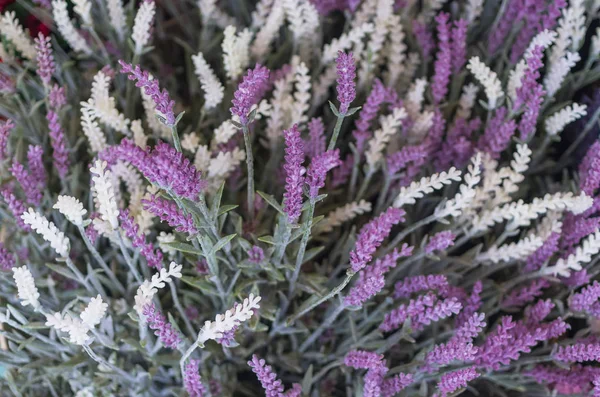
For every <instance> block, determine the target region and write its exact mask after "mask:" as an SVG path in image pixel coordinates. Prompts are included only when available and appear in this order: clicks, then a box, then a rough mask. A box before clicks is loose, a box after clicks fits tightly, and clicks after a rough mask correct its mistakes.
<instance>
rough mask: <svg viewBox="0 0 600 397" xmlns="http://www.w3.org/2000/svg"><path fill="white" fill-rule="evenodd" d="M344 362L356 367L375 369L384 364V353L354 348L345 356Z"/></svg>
mask: <svg viewBox="0 0 600 397" xmlns="http://www.w3.org/2000/svg"><path fill="white" fill-rule="evenodd" d="M344 364H345V365H346V366H348V367H352V368H356V369H373V368H378V367H381V366H382V365H383V354H377V353H374V352H368V351H363V350H353V351H351V352H349V353H348V354H346V357H344Z"/></svg>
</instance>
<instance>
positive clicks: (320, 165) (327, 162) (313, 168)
mask: <svg viewBox="0 0 600 397" xmlns="http://www.w3.org/2000/svg"><path fill="white" fill-rule="evenodd" d="M341 164H342V162H341V161H340V150H339V149H335V150H329V151H327V152H325V153H322V154H320V155H318V156H317V157H315V158H313V160H312V162H311V163H310V167H308V172H307V173H306V184H307V185H308V195H309V197H310V198H311V199H314V198H316V197H317V196H318V194H319V189H321V188H322V187H323V186H325V177H326V176H327V172H328V171H331V170H332V169H334V168H335V167H337V166H339V165H341Z"/></svg>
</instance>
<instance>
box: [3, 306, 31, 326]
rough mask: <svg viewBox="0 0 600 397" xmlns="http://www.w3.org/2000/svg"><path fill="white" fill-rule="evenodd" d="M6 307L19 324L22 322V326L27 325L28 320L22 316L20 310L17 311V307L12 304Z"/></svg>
mask: <svg viewBox="0 0 600 397" xmlns="http://www.w3.org/2000/svg"><path fill="white" fill-rule="evenodd" d="M6 307H7V308H8V310H9V311H10V314H12V315H13V316H14V318H16V319H17V321H18V322H20V323H21V324H27V323H28V321H27V318H26V317H25V316H24V315H22V314H21V312H20V311H19V310H17V308H16V307H14V306H13V305H10V304H8V303H7V304H6Z"/></svg>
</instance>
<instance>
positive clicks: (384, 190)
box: [375, 172, 392, 214]
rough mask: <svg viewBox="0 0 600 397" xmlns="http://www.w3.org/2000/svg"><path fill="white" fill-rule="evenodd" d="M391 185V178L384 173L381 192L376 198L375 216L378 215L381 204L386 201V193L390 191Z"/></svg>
mask: <svg viewBox="0 0 600 397" xmlns="http://www.w3.org/2000/svg"><path fill="white" fill-rule="evenodd" d="M391 184H392V178H391V177H390V176H389V174H388V173H387V172H386V173H385V179H384V181H383V188H382V189H381V192H379V197H378V198H377V204H376V205H375V214H378V213H379V211H381V210H382V207H383V204H384V203H385V201H386V200H385V199H386V196H387V194H388V191H389V190H390V186H391Z"/></svg>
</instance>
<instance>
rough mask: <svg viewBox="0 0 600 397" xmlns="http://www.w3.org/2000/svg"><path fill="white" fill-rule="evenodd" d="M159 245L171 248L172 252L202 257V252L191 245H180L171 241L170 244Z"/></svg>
mask: <svg viewBox="0 0 600 397" xmlns="http://www.w3.org/2000/svg"><path fill="white" fill-rule="evenodd" d="M160 245H164V246H165V247H169V248H173V249H174V250H176V251H181V252H183V253H188V254H194V255H202V256H203V254H202V251H200V250H199V249H197V248H195V247H194V246H193V245H190V244H186V243H181V242H179V241H173V242H172V243H160Z"/></svg>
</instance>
